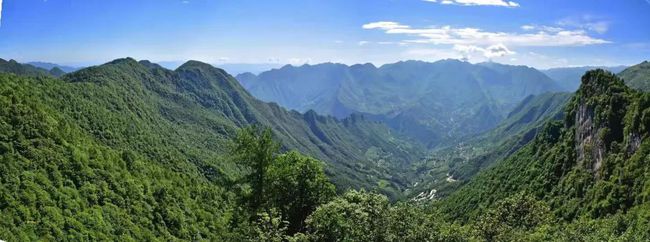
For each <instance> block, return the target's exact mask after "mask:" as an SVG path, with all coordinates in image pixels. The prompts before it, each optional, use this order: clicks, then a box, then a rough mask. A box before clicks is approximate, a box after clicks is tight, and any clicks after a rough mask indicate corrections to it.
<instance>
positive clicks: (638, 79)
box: [618, 61, 650, 92]
mask: <svg viewBox="0 0 650 242" xmlns="http://www.w3.org/2000/svg"><path fill="white" fill-rule="evenodd" d="M618 76H619V77H620V78H622V79H623V80H624V81H625V84H627V85H628V86H630V87H632V88H634V89H637V90H641V91H644V92H648V91H650V62H648V61H644V62H643V63H641V64H638V65H634V66H630V67H629V68H627V69H625V70H623V71H622V72H621V73H619V74H618Z"/></svg>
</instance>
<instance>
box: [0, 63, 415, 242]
mask: <svg viewBox="0 0 650 242" xmlns="http://www.w3.org/2000/svg"><path fill="white" fill-rule="evenodd" d="M0 83H1V85H0V93H2V96H1V99H0V100H1V102H2V105H0V106H1V107H2V108H1V112H0V118H1V119H0V125H1V126H2V128H0V150H1V151H2V152H1V158H0V159H2V161H3V162H2V166H3V167H2V171H3V176H2V178H1V179H2V190H1V191H0V193H1V195H0V197H1V198H2V199H1V200H0V209H1V210H2V216H3V218H2V219H1V220H2V222H1V223H3V226H2V228H3V231H2V232H1V233H0V234H2V235H3V237H4V236H6V235H13V236H18V238H20V239H17V240H32V239H35V238H45V239H47V238H48V237H40V236H44V235H50V236H55V237H56V236H58V235H61V236H62V235H63V234H65V235H66V236H72V237H68V238H80V239H83V238H95V239H100V238H106V239H108V238H118V237H113V236H119V235H122V236H125V237H124V238H129V237H130V238H139V239H147V238H153V237H158V238H167V237H169V238H184V239H190V238H195V239H196V238H201V237H202V236H208V235H210V236H212V237H203V238H215V237H213V236H218V235H219V234H223V235H224V236H226V235H227V233H226V231H225V230H224V229H226V228H225V226H226V223H228V221H229V220H230V219H231V217H229V216H232V215H228V214H229V213H230V212H228V211H229V209H235V208H234V207H232V203H233V202H234V200H233V193H232V192H233V191H232V190H231V188H230V186H232V185H233V184H234V182H236V181H237V180H238V179H239V177H241V175H242V170H241V166H240V165H237V164H236V163H233V162H234V161H233V160H231V159H230V158H229V155H228V150H229V149H230V148H229V146H230V145H229V143H230V140H231V139H232V138H233V137H234V136H235V134H236V133H237V132H236V131H237V130H238V129H239V128H241V127H246V126H248V125H252V124H256V125H260V126H266V127H271V128H272V133H273V136H274V137H276V138H277V139H278V140H279V141H280V142H281V143H282V144H283V150H289V149H291V150H294V149H295V150H298V151H300V152H302V153H304V154H309V155H310V156H312V157H316V158H320V159H322V160H323V161H325V162H326V165H325V169H326V172H327V174H328V176H329V180H331V181H333V182H334V183H335V184H337V188H339V189H341V190H343V189H346V188H347V187H353V188H357V189H359V188H366V189H372V190H374V189H378V190H380V191H383V192H384V193H386V194H394V195H395V197H398V196H399V190H400V189H401V188H402V187H404V186H405V183H406V180H405V178H403V177H400V172H395V171H397V170H400V169H404V168H405V167H407V166H408V164H409V162H410V161H412V160H418V159H419V157H418V156H421V155H420V154H422V152H421V151H420V150H419V149H418V147H417V146H415V145H412V144H409V143H407V142H405V141H403V140H400V139H399V137H397V136H395V135H393V134H392V133H391V131H390V130H389V129H388V128H386V127H385V126H383V125H382V124H379V123H376V122H371V121H367V120H365V119H364V118H363V117H361V116H356V115H355V116H351V117H349V118H347V119H343V120H337V119H334V118H332V117H325V116H319V115H317V114H315V113H314V112H307V113H305V114H301V113H298V112H289V111H286V110H284V109H283V108H281V107H279V106H277V105H274V104H267V103H264V102H261V101H258V100H256V99H254V98H252V97H251V96H250V95H249V94H248V93H247V92H246V91H245V90H244V89H243V88H242V87H241V86H240V85H239V84H238V83H237V81H236V80H235V79H234V78H232V77H231V76H229V75H228V74H227V73H225V72H223V71H222V70H220V69H217V68H214V67H212V66H210V65H207V64H204V63H200V62H195V61H190V62H187V63H185V64H184V65H182V66H181V67H179V68H178V69H177V70H175V71H170V70H167V69H164V68H161V67H159V66H157V65H155V64H152V63H150V62H147V61H141V62H136V61H135V60H133V59H130V58H127V59H119V60H115V61H112V62H110V63H107V64H104V65H101V66H97V67H90V68H86V69H83V70H80V71H77V72H75V73H72V74H68V75H64V76H63V77H61V78H59V79H55V78H51V77H47V76H45V75H37V76H36V77H30V76H16V75H13V74H1V73H0ZM389 171H390V173H389ZM102 214H103V216H100V215H102ZM93 224H95V225H93ZM92 226H97V227H92ZM89 233H91V234H89ZM23 236H26V237H23ZM34 236H36V237H34ZM196 236H199V237H196ZM5 238H12V237H4V238H3V239H5Z"/></svg>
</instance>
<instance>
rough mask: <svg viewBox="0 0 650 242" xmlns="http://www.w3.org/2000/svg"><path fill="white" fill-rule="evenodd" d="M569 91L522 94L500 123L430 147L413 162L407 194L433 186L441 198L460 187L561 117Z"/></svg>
mask: <svg viewBox="0 0 650 242" xmlns="http://www.w3.org/2000/svg"><path fill="white" fill-rule="evenodd" d="M571 96H572V95H571V94H570V93H545V94H540V95H537V96H529V97H527V98H525V99H524V100H523V101H522V102H521V103H520V104H519V105H517V106H516V107H515V109H514V110H513V111H512V112H511V113H510V114H508V117H507V118H506V119H505V120H503V121H502V122H501V123H499V125H498V126H497V127H496V128H494V129H492V130H490V131H487V132H485V133H483V134H479V135H476V136H472V137H466V138H464V139H460V140H459V141H458V143H457V144H456V145H453V146H450V147H447V148H443V149H439V150H436V151H433V152H432V153H431V154H429V155H428V157H429V158H428V159H425V160H423V161H421V162H417V163H416V165H415V166H414V169H415V170H416V175H415V176H416V177H418V180H417V181H418V184H417V186H413V187H412V189H411V190H410V195H411V196H414V195H417V194H419V193H421V192H423V191H426V192H427V193H428V192H430V191H431V190H432V189H435V190H436V191H437V192H436V195H437V196H436V198H441V197H444V196H446V195H448V194H449V193H451V192H453V191H455V190H456V189H458V188H459V187H462V186H463V185H464V184H465V183H466V182H467V181H469V180H470V179H471V178H472V177H473V176H474V175H476V174H477V173H479V172H480V171H482V170H483V169H486V168H488V167H491V165H492V164H494V163H495V162H497V161H499V160H502V159H503V158H506V157H508V156H510V155H512V154H513V153H515V152H516V151H517V150H519V149H520V148H521V147H523V146H525V145H526V144H528V143H529V142H530V141H531V140H533V138H534V137H535V135H536V134H537V133H538V132H539V130H541V128H542V127H543V126H544V124H545V123H547V122H548V121H549V120H561V119H562V118H563V115H564V112H563V110H564V107H565V105H566V104H567V102H568V101H569V99H570V98H571Z"/></svg>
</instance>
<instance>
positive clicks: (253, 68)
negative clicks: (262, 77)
mask: <svg viewBox="0 0 650 242" xmlns="http://www.w3.org/2000/svg"><path fill="white" fill-rule="evenodd" d="M217 67H219V68H221V69H224V70H226V71H227V72H228V73H231V74H233V75H239V74H243V73H247V72H248V73H253V74H259V73H262V72H265V71H268V70H271V69H274V68H280V67H282V65H281V64H276V63H257V64H255V63H250V64H249V63H228V64H220V65H217Z"/></svg>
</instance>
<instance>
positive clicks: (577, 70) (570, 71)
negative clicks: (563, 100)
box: [542, 66, 626, 92]
mask: <svg viewBox="0 0 650 242" xmlns="http://www.w3.org/2000/svg"><path fill="white" fill-rule="evenodd" d="M625 68H626V66H581V67H561V68H551V69H546V70H542V72H543V73H544V74H546V75H547V76H549V77H550V78H551V79H553V80H555V81H556V82H557V83H558V84H559V85H560V86H561V87H562V89H563V90H564V91H567V92H574V91H576V90H578V87H579V86H580V78H581V77H582V75H584V74H585V72H587V71H589V70H594V69H603V70H608V71H611V72H613V73H619V72H621V71H622V70H624V69H625Z"/></svg>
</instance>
